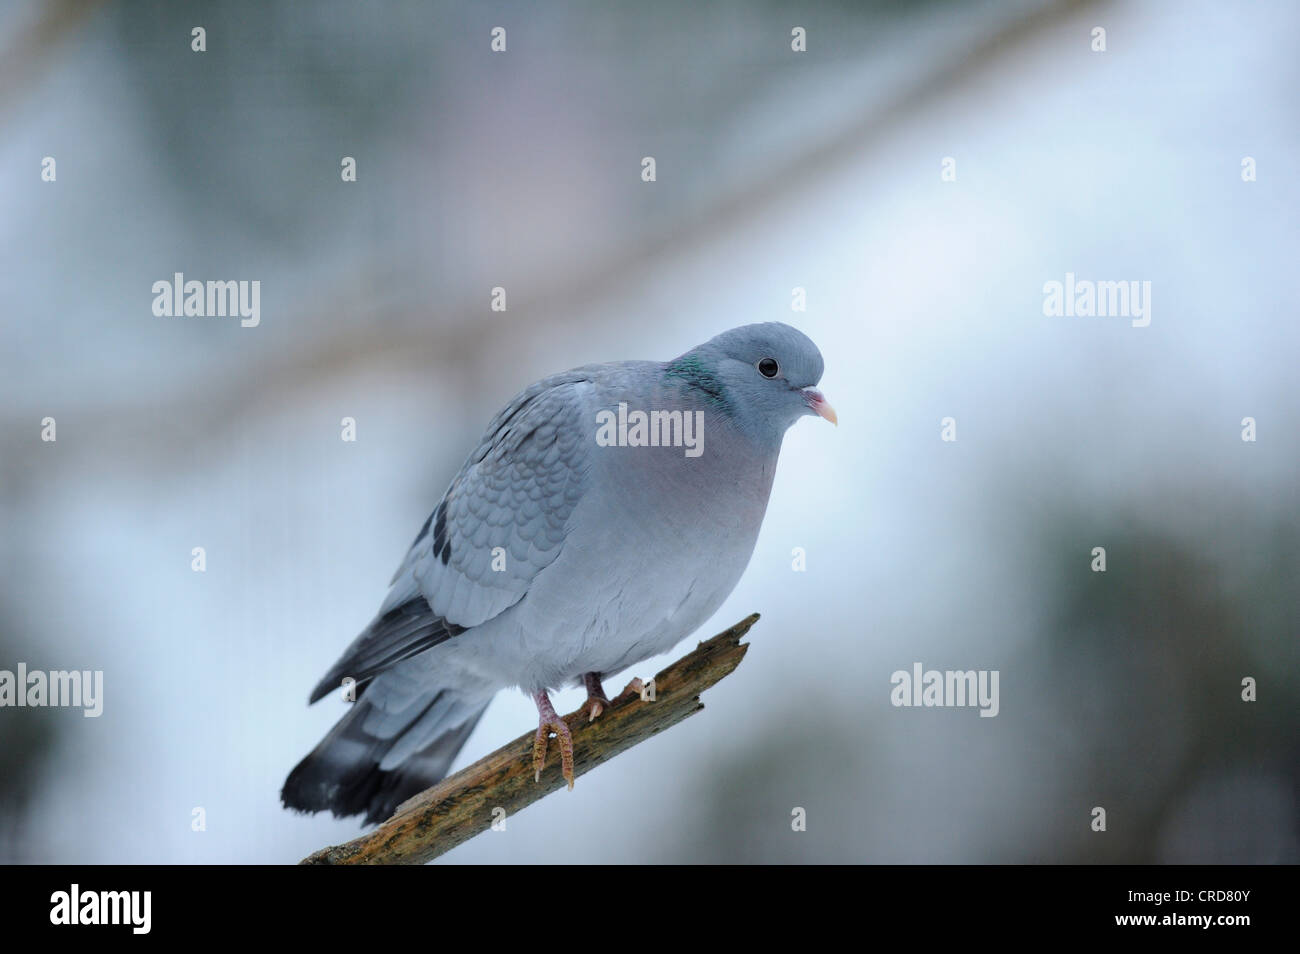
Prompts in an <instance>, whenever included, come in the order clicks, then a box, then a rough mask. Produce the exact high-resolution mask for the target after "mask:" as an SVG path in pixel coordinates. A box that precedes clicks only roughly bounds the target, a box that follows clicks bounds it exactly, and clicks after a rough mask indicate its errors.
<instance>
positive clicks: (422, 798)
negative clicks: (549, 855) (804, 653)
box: [301, 613, 758, 865]
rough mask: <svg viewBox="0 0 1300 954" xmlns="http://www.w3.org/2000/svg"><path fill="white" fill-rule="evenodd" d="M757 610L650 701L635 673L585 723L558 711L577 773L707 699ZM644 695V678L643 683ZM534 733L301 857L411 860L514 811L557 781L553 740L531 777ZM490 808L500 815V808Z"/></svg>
mask: <svg viewBox="0 0 1300 954" xmlns="http://www.w3.org/2000/svg"><path fill="white" fill-rule="evenodd" d="M757 621H758V614H757V613H754V614H753V615H751V616H748V617H746V618H745V619H742V620H741V621H740V622H739V623H737V624H736V625H735V626H732V627H731V628H730V629H727V630H725V631H724V632H721V633H719V634H718V635H717V636H714V637H713V638H712V639H709V640H706V641H705V642H702V643H700V645H699V646H698V647H696V649H695V651H694V652H691V653H688V654H687V655H685V656H683V657H682V658H681V659H679V660H677V661H676V662H675V663H673V664H672V665H671V666H669V667H668V668H667V669H665V670H663V671H662V672H661V673H659V674H658V675H656V676H655V677H654V700H653V701H649V700H647V699H643V698H642V688H643V687H642V686H641V683H640V680H639V679H634V680H632V682H631V683H629V684H628V687H627V688H626V689H624V690H623V692H622V693H621V694H620V695H619V696H618V697H617V698H615V699H614V700H613V702H612V704H611V705H610V707H609V708H607V709H606V710H605V711H604V712H603V713H602V714H601V715H600V717H599V718H597V719H596V720H595V721H594V722H588V721H587V719H586V714H585V712H584V710H581V709H580V710H578V711H577V712H573V713H570V714H569V715H567V716H565V717H564V721H565V722H566V723H567V724H568V726H569V729H570V731H571V732H572V733H573V748H574V774H575V775H583V774H585V773H586V772H589V771H590V770H591V769H593V768H595V767H596V766H597V765H600V764H601V763H602V762H607V761H609V760H610V759H612V758H613V757H614V756H616V755H618V754H619V753H620V752H623V751H624V750H626V749H630V748H631V747H632V746H634V745H636V744H637V743H638V742H644V741H645V740H646V739H648V738H650V736H652V735H656V734H657V733H659V732H662V731H663V730H664V729H667V728H668V727H669V726H673V725H676V724H677V723H678V722H681V721H682V720H683V719H685V718H686V717H687V716H690V715H694V714H695V713H697V712H699V711H700V710H701V709H703V708H704V704H703V703H702V702H700V693H702V692H704V690H705V689H708V688H709V687H710V686H712V685H714V684H715V683H717V682H718V681H719V680H721V679H722V678H723V677H725V676H727V675H728V674H730V673H731V672H732V670H734V669H735V668H736V667H737V666H738V665H740V661H741V660H742V659H743V658H745V652H746V651H747V650H748V649H749V644H748V643H745V644H743V645H742V644H741V642H740V640H741V637H743V636H744V635H745V633H747V632H749V628H750V627H751V626H753V625H754V623H756V622H757ZM645 688H646V690H647V694H648V687H645ZM533 736H534V733H533V732H527V733H525V734H524V735H521V736H520V737H519V738H517V739H515V740H514V741H513V742H511V743H509V744H508V745H504V746H502V747H501V748H499V749H497V750H496V751H495V752H493V753H492V754H491V755H489V756H486V757H485V758H482V759H479V761H477V762H475V763H474V764H473V765H471V766H469V767H468V768H465V769H462V770H461V771H459V772H457V773H456V774H455V775H452V776H451V777H449V778H446V779H443V780H442V781H441V782H439V783H438V784H437V785H435V786H433V788H430V789H427V790H426V791H423V792H421V793H420V794H419V795H416V796H415V797H414V798H411V799H408V800H407V801H405V802H403V803H402V804H401V805H399V806H398V808H397V811H396V812H394V813H393V817H392V818H390V819H388V821H386V822H384V823H383V824H382V825H380V826H379V827H378V828H376V829H375V830H374V831H372V832H369V833H367V834H365V835H362V836H361V837H360V838H355V839H353V840H352V841H349V842H347V843H346V844H342V845H335V846H333V847H331V848H322V849H321V850H320V851H317V852H314V853H313V854H312V855H310V856H309V857H307V858H304V859H303V860H302V862H301V864H304V865H383V864H404V865H418V864H424V863H425V862H426V861H430V860H432V859H434V858H436V857H438V856H439V855H441V854H443V853H444V852H447V851H450V850H451V849H452V848H455V847H456V846H457V845H459V844H460V843H461V842H463V841H467V840H468V839H470V838H473V837H474V836H475V835H477V834H478V833H479V832H481V831H486V830H487V829H488V828H489V827H491V825H492V822H493V821H494V810H495V809H504V810H505V814H506V816H509V815H513V814H515V813H516V812H518V811H520V810H521V809H524V808H526V807H528V806H529V805H531V804H532V803H533V802H535V801H537V800H538V799H540V798H542V797H544V796H546V795H549V794H550V793H551V792H554V791H556V790H557V789H560V788H563V787H564V779H563V778H562V777H561V775H560V756H559V746H557V745H555V744H552V745H551V746H550V748H549V750H548V751H547V760H546V768H545V769H544V770H543V771H542V777H541V781H534V779H533V765H532V752H533ZM495 817H502V816H501V815H500V814H499V813H496V814H495Z"/></svg>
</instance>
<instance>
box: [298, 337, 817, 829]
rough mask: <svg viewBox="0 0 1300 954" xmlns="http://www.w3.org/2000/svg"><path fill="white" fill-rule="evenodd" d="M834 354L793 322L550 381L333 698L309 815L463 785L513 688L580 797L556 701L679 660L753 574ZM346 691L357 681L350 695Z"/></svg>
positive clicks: (315, 764)
mask: <svg viewBox="0 0 1300 954" xmlns="http://www.w3.org/2000/svg"><path fill="white" fill-rule="evenodd" d="M821 376H822V356H821V353H820V352H819V351H818V350H817V346H816V345H814V344H813V343H812V341H810V340H809V339H808V338H807V337H806V336H805V335H804V334H802V333H801V332H799V331H796V330H795V329H794V328H791V327H790V326H789V325H784V324H780V323H776V322H773V323H768V324H757V325H745V326H743V327H740V328H733V329H732V330H730V331H726V332H723V333H722V334H720V335H718V336H717V337H716V338H713V339H712V340H710V341H708V342H706V343H704V344H702V345H700V346H699V347H697V348H693V349H692V350H690V351H688V352H686V353H685V354H683V355H682V356H681V357H678V358H675V359H674V360H672V361H620V362H614V363H611V364H591V365H586V366H584V367H581V368H575V369H574V370H572V371H565V372H564V373H562V374H557V375H554V376H552V377H549V378H546V379H544V380H542V381H539V382H537V383H536V384H534V385H533V386H532V387H530V388H528V389H526V390H525V391H523V392H522V393H521V394H519V395H518V396H517V397H515V398H514V400H512V401H511V402H510V403H509V404H507V405H506V407H505V408H504V409H503V410H502V411H501V412H500V413H499V414H497V416H496V417H495V418H493V420H492V422H491V423H490V424H489V425H488V428H487V433H486V434H485V435H484V437H483V440H482V441H481V442H480V443H479V445H478V447H477V448H475V449H474V452H473V453H472V454H470V456H469V459H468V460H467V461H465V464H464V466H463V467H461V469H460V472H459V473H458V474H457V475H456V477H455V479H454V480H452V482H451V486H450V487H448V488H447V492H446V493H445V494H444V495H443V498H442V500H441V502H440V503H439V504H438V506H437V508H436V509H435V510H434V511H433V513H432V515H430V517H429V519H428V520H426V521H425V523H424V526H423V527H422V528H421V529H420V532H419V533H418V534H417V535H416V537H415V542H414V543H413V544H412V545H411V549H410V551H409V552H408V553H407V554H406V559H404V560H403V561H402V564H401V566H399V567H398V568H397V573H396V574H395V575H394V576H393V580H392V585H391V588H390V589H389V591H388V596H387V598H386V599H385V600H384V602H383V605H382V606H381V607H380V608H379V613H378V615H377V616H376V617H375V619H374V620H373V621H372V622H371V623H370V625H369V626H367V627H366V629H365V630H364V631H363V632H362V633H361V635H359V636H358V637H357V638H356V639H355V640H353V642H352V645H350V646H349V647H348V648H347V651H346V652H344V653H343V656H342V658H341V659H339V661H338V662H337V663H336V664H335V665H334V668H332V669H331V670H330V671H329V672H328V673H326V674H325V677H324V678H323V679H321V681H320V683H319V684H318V685H317V686H316V688H315V689H314V690H313V691H312V694H311V702H316V701H317V700H318V699H320V698H322V697H323V696H325V695H327V694H329V693H330V692H332V691H334V690H335V689H337V688H339V687H340V686H342V685H345V684H347V685H350V686H351V687H352V689H351V691H352V693H353V695H354V698H355V702H354V704H353V705H352V707H351V708H350V709H349V711H348V712H347V714H346V715H345V716H344V717H343V718H342V719H340V720H339V722H338V724H337V725H335V726H334V728H333V729H332V730H331V731H330V732H329V734H328V735H327V736H326V737H325V738H324V739H323V740H322V741H321V743H320V744H319V745H317V746H316V748H315V749H314V750H313V751H312V752H311V753H310V754H309V755H308V756H307V757H306V758H304V759H303V760H302V761H301V762H300V763H299V764H298V766H297V767H296V768H295V769H294V770H293V771H292V772H291V773H290V774H289V778H288V779H287V780H286V781H285V784H284V790H283V792H282V793H281V798H282V800H283V801H284V804H285V805H286V806H287V807H289V808H293V809H297V810H300V811H306V812H317V811H323V810H325V809H330V810H331V811H333V812H334V814H335V815H338V816H347V815H355V814H360V813H364V814H365V820H366V822H367V823H371V822H377V821H382V820H383V819H385V818H387V817H388V816H389V815H391V814H392V812H393V810H394V809H395V808H396V807H397V806H398V805H399V804H400V803H401V802H403V801H405V800H406V799H407V798H409V797H411V796H412V795H414V794H415V793H417V792H419V791H421V790H423V789H425V788H427V787H429V786H430V785H432V784H433V783H435V782H437V781H439V780H440V779H442V778H443V777H444V776H445V775H446V773H447V769H448V766H449V765H450V764H451V761H452V759H454V758H455V757H456V753H457V752H458V751H459V750H460V748H461V746H462V745H464V743H465V740H466V738H467V737H468V736H469V734H470V732H472V731H473V729H474V726H475V724H476V723H477V722H478V720H479V718H480V717H481V716H482V715H483V711H484V710H485V709H486V708H487V706H488V703H489V702H490V701H491V700H492V697H493V696H494V695H495V694H496V693H497V691H498V690H500V689H503V688H506V687H508V686H518V687H520V688H521V689H522V690H523V691H524V692H526V693H528V694H529V695H531V696H532V698H533V700H534V701H535V702H536V704H537V711H538V716H539V719H538V723H539V724H538V729H537V738H536V745H535V747H534V766H535V767H536V768H537V770H538V771H539V772H540V769H541V766H542V764H543V763H544V761H545V756H546V746H547V744H548V739H549V736H550V734H551V733H552V732H554V733H555V735H556V737H557V741H558V743H559V746H560V752H561V763H562V767H563V772H564V776H565V778H566V779H567V780H568V782H569V785H570V786H572V785H573V741H572V738H571V736H570V734H569V730H568V728H567V726H565V724H564V722H563V721H562V720H561V719H560V718H559V716H558V715H557V714H556V712H555V709H554V708H553V707H552V705H551V700H550V697H549V696H548V694H547V692H548V690H553V689H558V688H560V687H562V686H564V685H569V684H582V685H585V686H586V688H587V692H588V706H589V707H590V714H591V717H592V718H595V717H596V716H597V715H599V713H600V712H601V710H602V707H603V706H604V705H606V704H608V699H607V698H606V697H605V694H604V691H603V690H602V687H601V677H602V674H607V673H616V672H619V671H620V670H623V669H626V668H627V667H629V666H632V665H634V664H636V663H638V662H641V661H643V660H646V659H649V658H650V657H651V656H654V655H657V654H659V653H662V652H666V651H667V650H669V649H671V648H672V647H673V646H674V645H676V644H677V643H678V642H679V641H681V640H682V639H683V638H684V637H686V636H688V635H689V634H690V633H692V632H693V631H694V630H695V629H696V628H697V627H699V626H700V625H701V624H702V623H704V621H705V620H707V619H708V618H709V617H710V616H712V615H713V613H714V611H716V610H717V609H718V607H719V606H720V605H721V604H722V601H723V600H724V599H726V597H727V595H728V594H729V593H730V592H731V591H732V589H733V588H734V587H735V585H736V583H737V582H738V581H739V580H740V576H741V574H742V573H743V572H744V569H745V566H746V564H747V563H748V562H749V558H750V555H751V554H752V553H753V550H754V543H755V541H756V540H757V538H758V531H759V526H760V525H761V523H762V520H763V514H764V512H765V511H766V509H767V500H768V494H769V491H770V490H771V487H772V477H773V475H774V474H775V472H776V460H777V455H778V454H779V453H780V450H781V440H782V438H783V437H784V435H785V431H786V429H787V428H788V427H790V425H791V424H793V423H794V422H795V421H796V420H798V419H799V418H800V417H802V416H803V415H806V414H817V415H820V416H822V417H824V418H826V419H827V420H829V421H831V422H832V423H834V422H835V420H836V418H835V411H834V410H833V409H832V408H831V406H830V405H829V404H828V403H827V402H826V399H825V398H824V397H823V396H822V394H821V392H819V391H818V390H816V388H815V387H814V386H815V385H816V384H817V383H818V382H819V381H820V380H821ZM345 680H352V682H351V683H346V682H345Z"/></svg>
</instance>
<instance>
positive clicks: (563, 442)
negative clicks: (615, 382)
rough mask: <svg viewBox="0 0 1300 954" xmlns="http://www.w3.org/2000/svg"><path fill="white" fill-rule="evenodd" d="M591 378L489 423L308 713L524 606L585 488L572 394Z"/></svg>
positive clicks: (564, 381) (510, 408) (572, 379)
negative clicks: (345, 688)
mask: <svg viewBox="0 0 1300 954" xmlns="http://www.w3.org/2000/svg"><path fill="white" fill-rule="evenodd" d="M600 369H601V366H600V365H589V366H587V367H584V368H575V369H574V370H572V371H566V372H564V373H562V374H557V375H553V376H551V377H549V378H545V379H543V380H542V381H539V382H537V383H536V384H534V385H532V386H531V387H529V388H528V389H527V390H525V391H523V392H522V393H520V394H519V395H517V396H516V397H515V398H514V399H513V400H512V401H511V402H510V403H509V404H507V405H506V406H505V408H503V409H502V410H501V412H500V413H498V414H497V416H496V417H495V418H493V420H492V422H491V423H490V424H489V425H488V428H487V432H486V433H485V434H484V437H483V440H482V441H481V442H480V443H479V445H478V447H477V448H475V450H474V452H473V453H472V454H470V456H469V458H468V459H467V460H466V461H465V464H464V466H463V467H461V469H460V472H459V473H458V474H457V475H456V477H455V479H454V480H452V482H451V486H450V487H449V488H448V489H447V492H446V494H444V495H443V498H442V500H441V502H439V504H438V506H437V507H436V508H435V509H434V511H433V513H432V514H430V516H429V519H428V520H426V521H425V524H424V526H423V527H422V528H421V530H420V532H419V534H418V535H417V536H416V538H415V542H414V543H413V544H412V545H411V548H410V550H409V551H408V552H407V554H406V558H405V559H404V560H403V561H402V564H401V566H399V567H398V568H397V572H396V573H395V574H393V579H392V584H391V588H390V589H389V592H388V596H387V597H386V598H385V600H384V602H383V605H382V606H381V607H380V610H379V615H378V616H376V617H375V619H374V621H373V622H372V623H371V624H370V626H368V627H367V628H366V630H365V631H363V632H362V633H361V635H359V636H358V637H357V638H356V639H355V640H354V641H353V642H352V645H351V646H349V647H348V649H347V651H346V652H344V654H343V656H342V658H340V659H339V661H338V662H337V663H335V665H334V666H333V668H332V669H331V670H330V671H329V673H327V674H326V675H325V677H324V678H323V679H322V680H321V681H320V683H319V684H318V685H317V687H316V689H315V690H314V691H313V693H312V699H311V701H312V702H315V701H316V700H317V699H319V698H321V697H322V696H324V695H325V694H327V693H329V692H331V691H332V690H333V689H335V688H336V687H337V686H338V685H339V684H340V681H341V680H342V678H343V677H344V676H348V677H351V678H352V679H355V680H356V682H357V683H358V684H359V685H360V684H363V683H365V682H366V681H368V680H370V679H373V678H374V677H375V676H376V675H378V674H379V673H381V672H383V671H384V670H386V669H388V668H389V667H391V666H393V665H395V664H396V663H399V662H401V661H402V660H405V659H409V658H410V657H411V656H414V655H416V654H417V653H420V652H423V651H424V650H426V649H429V648H430V647H432V646H436V645H437V644H439V643H441V642H444V641H445V640H447V639H450V638H452V637H454V636H458V635H460V634H461V633H463V632H465V631H466V630H468V629H472V628H473V627H475V626H478V625H481V624H482V623H484V622H486V621H487V620H490V619H492V618H493V617H494V616H497V615H498V614H500V613H502V612H504V611H505V610H506V609H508V608H510V607H511V606H513V605H514V604H515V603H517V602H519V600H521V599H522V598H523V597H524V595H525V594H526V593H527V592H528V588H529V586H531V584H532V582H533V580H534V579H535V578H536V577H537V574H538V573H540V572H541V571H542V570H543V569H544V568H545V567H547V566H548V565H549V564H550V563H551V562H552V561H553V560H554V559H555V558H556V557H557V556H559V554H560V549H561V548H562V547H563V545H564V539H565V535H566V533H567V532H568V523H569V516H570V514H572V512H573V508H574V507H575V506H576V504H577V503H578V501H579V500H580V499H581V498H582V494H583V492H584V490H585V489H586V485H587V477H588V472H589V468H590V454H591V446H592V443H593V439H594V438H593V435H594V428H595V423H594V421H592V422H588V421H585V420H583V419H582V411H581V408H582V406H583V402H582V400H581V391H582V390H583V389H586V388H590V387H591V386H592V381H593V379H594V378H595V376H596V375H597V374H598V373H599V371H600ZM589 424H590V427H589V426H588V425H589Z"/></svg>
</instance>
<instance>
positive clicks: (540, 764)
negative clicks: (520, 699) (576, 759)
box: [533, 717, 573, 790]
mask: <svg viewBox="0 0 1300 954" xmlns="http://www.w3.org/2000/svg"><path fill="white" fill-rule="evenodd" d="M552 732H554V733H555V738H556V739H557V740H558V741H559V743H560V772H561V774H562V775H563V776H564V780H565V781H566V782H568V783H569V789H570V790H572V789H573V735H572V733H570V732H569V727H568V726H567V725H565V723H564V720H563V719H560V718H558V717H556V718H554V719H547V718H545V717H543V718H542V721H541V724H540V725H538V726H537V737H536V738H535V739H534V740H533V781H534V782H540V781H541V780H542V769H543V768H545V767H546V749H547V745H548V743H549V741H550V736H551V733H552Z"/></svg>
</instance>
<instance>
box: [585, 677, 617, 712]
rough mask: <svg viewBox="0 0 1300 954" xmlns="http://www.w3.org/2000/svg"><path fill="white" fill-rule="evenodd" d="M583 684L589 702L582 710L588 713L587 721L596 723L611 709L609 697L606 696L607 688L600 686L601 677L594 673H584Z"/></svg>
mask: <svg viewBox="0 0 1300 954" xmlns="http://www.w3.org/2000/svg"><path fill="white" fill-rule="evenodd" d="M582 683H583V685H584V686H586V688H587V701H586V702H584V703H583V704H582V708H583V710H585V711H586V713H587V721H588V722H595V721H596V718H597V717H598V716H599V715H600V714H601V713H602V712H604V711H605V710H606V709H608V708H609V707H610V705H611V703H610V701H609V696H607V695H605V688H604V687H603V686H602V685H601V684H600V676H599V675H598V674H596V673H594V672H587V673H583V674H582Z"/></svg>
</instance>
